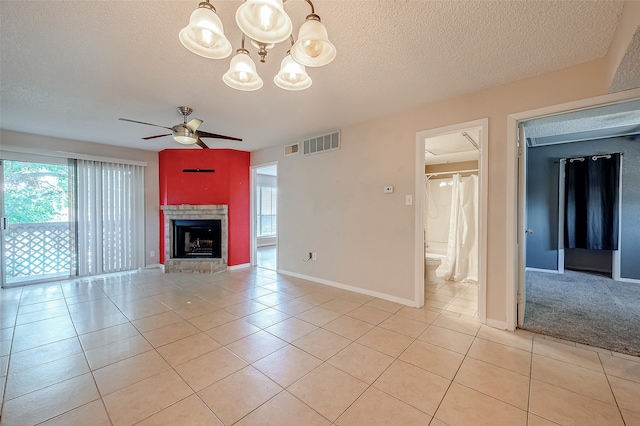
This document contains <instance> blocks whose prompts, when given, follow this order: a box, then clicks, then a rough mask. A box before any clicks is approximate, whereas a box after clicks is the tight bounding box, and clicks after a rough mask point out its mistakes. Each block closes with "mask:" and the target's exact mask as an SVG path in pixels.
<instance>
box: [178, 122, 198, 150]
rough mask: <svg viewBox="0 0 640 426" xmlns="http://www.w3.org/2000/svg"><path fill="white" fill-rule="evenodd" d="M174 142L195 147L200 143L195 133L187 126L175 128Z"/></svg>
mask: <svg viewBox="0 0 640 426" xmlns="http://www.w3.org/2000/svg"><path fill="white" fill-rule="evenodd" d="M173 140H175V141H176V142H178V143H181V144H182V145H193V144H194V143H196V142H197V141H198V137H197V136H196V134H195V132H192V131H191V129H189V128H188V127H187V126H183V125H178V126H173Z"/></svg>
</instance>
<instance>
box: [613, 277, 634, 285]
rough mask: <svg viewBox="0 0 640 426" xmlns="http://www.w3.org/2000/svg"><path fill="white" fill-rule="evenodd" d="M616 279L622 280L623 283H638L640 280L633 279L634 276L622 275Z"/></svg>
mask: <svg viewBox="0 0 640 426" xmlns="http://www.w3.org/2000/svg"><path fill="white" fill-rule="evenodd" d="M616 281H624V282H625V283H634V284H640V280H638V279H635V278H622V277H620V278H619V279H617V280H616Z"/></svg>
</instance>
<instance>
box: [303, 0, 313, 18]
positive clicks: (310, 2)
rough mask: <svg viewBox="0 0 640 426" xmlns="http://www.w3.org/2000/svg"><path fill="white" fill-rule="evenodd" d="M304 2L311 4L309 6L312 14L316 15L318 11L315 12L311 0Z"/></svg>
mask: <svg viewBox="0 0 640 426" xmlns="http://www.w3.org/2000/svg"><path fill="white" fill-rule="evenodd" d="M304 1H306V2H307V3H309V6H311V14H312V15H315V14H316V10H315V8H314V7H313V3H311V0H304Z"/></svg>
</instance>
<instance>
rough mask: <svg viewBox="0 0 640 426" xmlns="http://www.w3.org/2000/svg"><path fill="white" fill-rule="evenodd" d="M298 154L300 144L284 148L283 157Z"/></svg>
mask: <svg viewBox="0 0 640 426" xmlns="http://www.w3.org/2000/svg"><path fill="white" fill-rule="evenodd" d="M298 152H300V144H299V143H294V144H292V145H287V146H285V147H284V155H294V154H297V153H298Z"/></svg>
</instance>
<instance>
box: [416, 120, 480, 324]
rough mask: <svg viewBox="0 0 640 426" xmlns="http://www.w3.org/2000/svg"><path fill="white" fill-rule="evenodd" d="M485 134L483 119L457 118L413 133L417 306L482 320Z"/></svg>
mask: <svg viewBox="0 0 640 426" xmlns="http://www.w3.org/2000/svg"><path fill="white" fill-rule="evenodd" d="M487 139H488V120H487V119H483V120H477V121H473V122H467V123H461V124H458V125H453V126H447V127H443V128H438V129H432V130H428V131H423V132H419V133H417V147H418V151H417V153H416V155H417V162H416V163H417V169H416V199H417V202H416V229H417V232H418V234H419V235H416V298H417V302H418V303H417V305H419V306H423V305H427V306H431V307H432V308H437V309H442V310H447V311H450V312H448V313H450V314H453V315H455V314H458V315H469V316H473V317H477V318H479V319H480V321H482V322H484V321H485V320H486V283H485V277H486V211H487V210H486V208H487V204H486V199H487V198H486V197H487V180H486V177H485V175H484V174H483V171H486V165H487V163H486V155H483V149H486V144H487ZM454 188H455V189H456V190H455V191H454ZM476 188H477V189H476ZM454 195H456V196H455V197H454ZM474 197H475V200H476V201H477V202H476V203H475V205H474V203H473V199H474ZM452 213H453V214H452ZM445 225H446V226H445ZM445 228H446V232H445V231H444V229H445ZM456 228H459V229H460V231H461V232H459V233H458V232H456ZM463 229H467V230H468V229H473V230H474V231H475V232H474V233H473V236H474V238H472V239H470V240H469V241H465V240H464V238H467V235H468V233H465V232H464V231H463ZM450 236H451V237H450ZM463 236H464V237H463ZM472 246H473V248H472ZM436 259H437V260H438V262H437V263H439V264H440V265H439V266H437V269H436V270H435V278H433V277H434V276H433V275H431V274H430V269H433V268H432V267H431V265H432V264H433V263H434V260H436ZM426 281H427V282H426ZM444 293H447V295H446V296H445V295H444Z"/></svg>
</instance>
